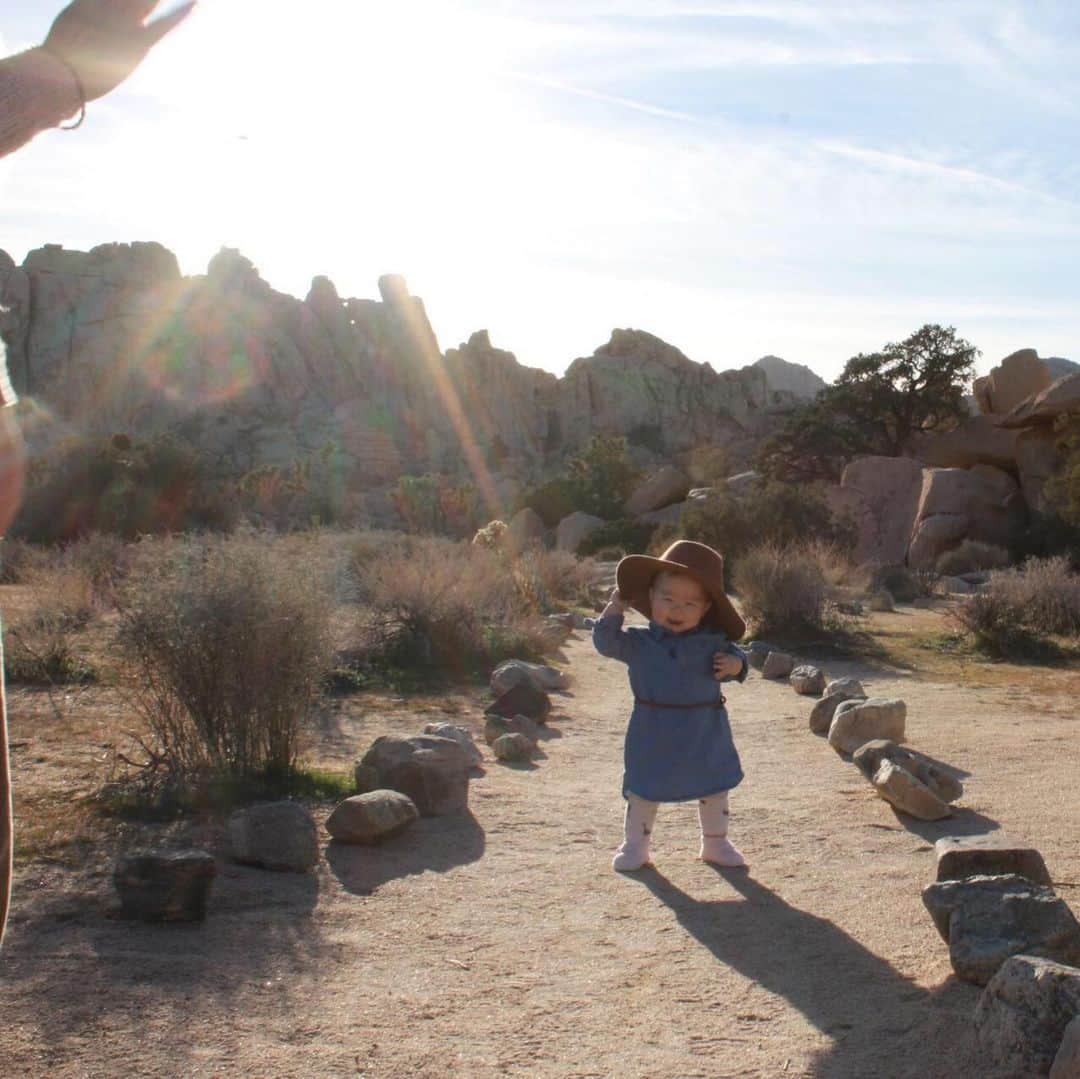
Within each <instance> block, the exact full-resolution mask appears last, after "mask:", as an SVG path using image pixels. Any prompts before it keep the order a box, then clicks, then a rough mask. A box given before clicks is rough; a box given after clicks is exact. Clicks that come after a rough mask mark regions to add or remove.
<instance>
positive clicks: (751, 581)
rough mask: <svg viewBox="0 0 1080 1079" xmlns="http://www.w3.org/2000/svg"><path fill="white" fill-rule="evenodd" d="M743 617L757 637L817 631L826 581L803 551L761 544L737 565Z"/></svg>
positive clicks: (795, 546) (816, 565) (823, 605)
mask: <svg viewBox="0 0 1080 1079" xmlns="http://www.w3.org/2000/svg"><path fill="white" fill-rule="evenodd" d="M735 573H736V575H737V576H738V579H739V582H740V585H739V599H740V602H741V604H742V610H743V615H744V617H745V618H746V619H747V621H748V622H750V623H751V624H752V625H753V627H754V631H755V632H757V633H790V632H792V631H795V630H800V629H807V628H817V627H820V626H821V625H822V623H823V621H824V617H825V599H826V596H825V591H826V590H825V577H824V575H823V574H822V571H821V567H820V565H819V564H818V561H817V559H816V558H815V557H814V555H813V553H812V552H808V551H807V550H806V548H805V547H802V546H799V545H792V546H789V547H781V546H780V545H779V544H776V543H763V544H759V545H757V546H755V547H751V548H750V550H748V551H746V552H745V553H744V554H742V555H741V556H740V557H739V559H738V561H737V563H736V565H735Z"/></svg>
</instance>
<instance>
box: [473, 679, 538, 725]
mask: <svg viewBox="0 0 1080 1079" xmlns="http://www.w3.org/2000/svg"><path fill="white" fill-rule="evenodd" d="M550 712H551V698H550V697H549V696H548V695H547V694H546V693H545V692H544V691H543V690H542V689H538V688H537V687H536V686H535V685H534V684H533V683H532V682H518V683H517V685H514V686H511V687H510V688H509V689H508V690H506V691H504V692H503V693H501V694H499V696H498V697H496V698H495V700H494V701H493V702H492V703H491V704H489V705H488V706H487V708H485V709H484V715H487V716H528V717H529V719H531V720H533V721H534V722H536V723H546V722H547V717H548V714H549V713H550Z"/></svg>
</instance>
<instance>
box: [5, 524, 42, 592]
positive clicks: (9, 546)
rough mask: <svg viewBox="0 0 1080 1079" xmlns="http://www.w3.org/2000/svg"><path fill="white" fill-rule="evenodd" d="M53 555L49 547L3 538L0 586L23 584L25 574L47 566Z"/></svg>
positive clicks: (25, 578)
mask: <svg viewBox="0 0 1080 1079" xmlns="http://www.w3.org/2000/svg"><path fill="white" fill-rule="evenodd" d="M53 553H54V552H53V551H52V549H51V548H49V547H42V546H40V545H38V544H36V543H30V542H29V541H27V540H24V539H17V538H13V537H10V536H5V537H4V538H3V541H2V542H0V584H25V583H26V580H27V574H28V573H31V572H33V571H34V570H41V569H44V568H45V567H46V566H48V565H49V564H50V563H51V561H52V558H53Z"/></svg>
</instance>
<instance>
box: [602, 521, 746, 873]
mask: <svg viewBox="0 0 1080 1079" xmlns="http://www.w3.org/2000/svg"><path fill="white" fill-rule="evenodd" d="M615 580H616V584H617V587H616V589H615V591H614V592H613V593H612V595H611V600H610V601H609V603H608V605H607V607H605V608H604V611H603V613H602V614H601V615H600V617H599V618H598V619H597V621H596V624H595V626H594V627H593V644H594V645H595V646H596V650H597V651H598V652H599V653H600V654H601V655H602V656H610V657H612V658H613V659H619V660H622V662H623V663H625V664H626V665H627V667H628V668H629V676H630V688H631V689H632V690H633V692H634V710H633V712H632V713H631V716H630V724H629V727H628V728H627V731H626V745H625V749H624V754H623V758H624V772H623V797H624V798H625V799H626V818H625V838H624V840H623V843H622V845H621V846H620V847H619V849H618V850H617V851H616V852H615V858H614V860H613V861H612V867H613V868H614V869H617V870H621V871H625V870H633V869H640V868H641V867H642V866H643V865H646V864H648V862H649V836H650V834H651V833H652V826H653V821H654V820H655V819H656V811H657V807H658V804H659V803H660V802H686V801H691V800H693V799H697V802H698V815H699V818H700V821H701V851H700V855H699V857H701V858H702V859H703V860H704V861H706V862H713V863H714V864H716V865H722V866H742V865H746V860H745V859H744V858H743V856H742V854H741V853H740V852H739V850H738V849H737V848H736V847H735V846H734V845H733V844H732V843H731V841H730V840H729V839H728V838H727V831H728V791H730V790H731V789H732V788H733V787H735V786H737V785H738V783H739V782H740V781H741V780H742V778H743V772H742V767H741V765H740V764H739V755H738V753H737V752H736V750H735V744H734V742H733V741H732V737H731V724H730V723H729V722H728V715H727V710H726V709H725V708H724V695H723V691H722V690H721V689H720V687H719V686H718V685H717V684H716V683H717V682H718V681H719V682H726V681H730V680H731V679H733V678H734V679H737V680H738V681H740V682H742V681H743V680H745V678H746V672H747V660H746V654H745V653H744V652H743V651H742V650H741V649H740V648H738V647H736V645H735V644H734V643H733V642H734V641H736V640H738V639H739V638H740V637H742V635H743V634H744V633H745V632H746V625H745V623H744V622H743V620H742V619H741V618H740V617H739V614H738V612H737V611H736V610H735V608H734V607H733V606H732V605H731V601H730V600H729V599H728V598H727V595H726V593H725V592H724V560H723V558H722V556H721V555H720V553H719V552H718V551H714V550H713V549H712V548H711V547H706V546H705V544H703V543H695V542H693V541H692V540H679V541H678V542H676V543H673V544H672V545H671V546H670V547H669V548H668V549H667V550H666V551H665V552H664V553H663V554H662V555H661V556H660V557H659V558H650V557H648V556H646V555H628V556H627V557H626V558H624V559H622V561H621V562H620V563H619V565H618V567H617V569H616V571H615ZM627 606H630V607H633V608H634V609H635V610H637V611H640V612H641V613H642V614H643V615H645V617H646V618H648V619H649V627H648V629H639V628H631V629H623V628H622V623H623V612H624V610H625V608H626V607H627Z"/></svg>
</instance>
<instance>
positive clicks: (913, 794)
mask: <svg viewBox="0 0 1080 1079" xmlns="http://www.w3.org/2000/svg"><path fill="white" fill-rule="evenodd" d="M871 782H872V783H873V785H874V790H876V791H877V792H878V794H879V795H880V796H881V797H882V798H884V799H885V801H886V802H889V803H890V804H891V805H893V806H894V807H895V808H896V809H899V810H900V811H901V812H902V813H907V814H908V816H910V817H915V818H917V819H918V820H941V819H942V818H943V817H948V816H950V815H951V814H950V811H949V807H948V805H946V803H945V802H943V801H942V800H941V799H940V798H939V797H938V796H937V795H936V794H935V793H934V792H933V791H932V790H931V789H930V788H929V787H928V786H927V785H926V784H925V783H923V782H921V781H920V780H918V779H916V778H915V776H913V775H912V774H911V773H910V772H908V771H907V770H906V769H904V768H901V767H900V766H899V765H898V764H894V763H893V762H892V761H891V760H888V759H885V760H882V762H881V764H879V765H878V769H877V771H876V772H875V773H874V775H873V778H872V779H871Z"/></svg>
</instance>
